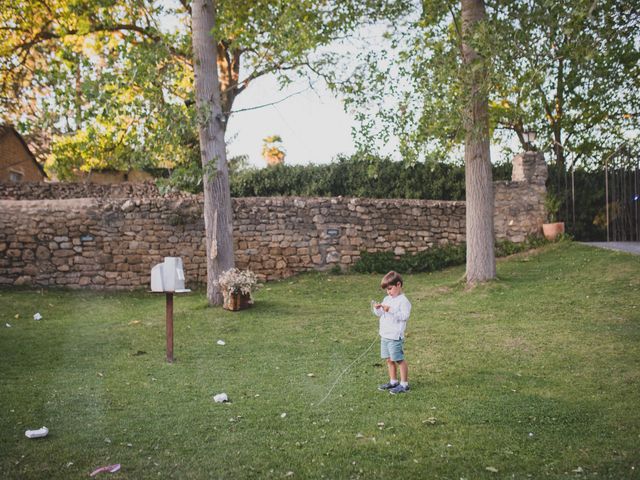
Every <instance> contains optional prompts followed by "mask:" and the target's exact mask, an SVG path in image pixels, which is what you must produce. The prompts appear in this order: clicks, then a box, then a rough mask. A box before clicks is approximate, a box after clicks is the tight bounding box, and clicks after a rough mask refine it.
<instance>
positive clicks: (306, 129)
mask: <svg viewBox="0 0 640 480" xmlns="http://www.w3.org/2000/svg"><path fill="white" fill-rule="evenodd" d="M308 87H309V84H308V82H307V81H300V82H298V83H295V84H293V85H291V86H289V87H288V88H287V89H286V90H285V91H279V90H278V84H277V82H276V81H275V79H274V78H273V77H272V76H269V77H262V78H259V79H257V80H255V81H254V82H252V83H251V84H250V85H249V86H248V87H247V89H246V90H245V91H244V92H242V93H241V94H240V95H239V96H238V97H237V98H236V100H235V102H234V105H233V110H234V111H239V110H242V109H246V108H253V107H256V106H260V105H265V104H270V103H273V102H278V101H279V100H282V99H284V100H283V101H282V102H279V103H276V104H275V105H270V106H266V107H263V108H259V109H255V110H248V111H243V112H238V113H235V114H233V115H232V116H231V119H230V120H229V126H228V128H227V140H231V142H230V143H229V145H228V150H229V153H230V154H231V155H248V156H249V165H251V166H255V167H264V166H266V163H265V160H264V159H263V158H262V156H261V153H260V152H261V150H262V143H263V142H262V140H263V139H264V138H265V137H268V136H271V135H280V137H282V144H283V146H284V150H285V151H286V158H285V163H286V164H288V165H306V164H309V163H314V164H319V163H328V162H330V161H331V160H332V159H333V158H334V157H335V156H336V155H338V154H340V153H344V154H347V155H348V154H351V153H353V152H354V144H353V140H352V137H351V128H352V127H353V126H354V125H355V124H354V121H353V118H352V117H351V116H350V115H348V114H347V113H345V111H344V109H343V107H342V103H341V101H340V100H339V99H337V98H335V96H334V95H333V94H331V93H330V92H328V91H327V90H326V88H324V86H322V85H319V83H317V84H316V85H314V87H313V90H312V89H309V88H308ZM298 92H302V93H298ZM292 94H293V95H292ZM289 95H292V96H291V97H289V98H286V97H287V96H289ZM234 135H237V136H236V137H235V138H233V136H234Z"/></svg>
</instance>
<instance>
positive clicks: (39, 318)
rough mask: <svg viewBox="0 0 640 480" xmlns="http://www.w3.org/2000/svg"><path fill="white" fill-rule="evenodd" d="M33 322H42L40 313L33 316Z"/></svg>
mask: <svg viewBox="0 0 640 480" xmlns="http://www.w3.org/2000/svg"><path fill="white" fill-rule="evenodd" d="M33 319H34V320H42V315H40V312H37V313H36V314H35V315H34V316H33Z"/></svg>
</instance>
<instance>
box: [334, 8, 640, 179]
mask: <svg viewBox="0 0 640 480" xmlns="http://www.w3.org/2000/svg"><path fill="white" fill-rule="evenodd" d="M456 7H457V2H453V1H447V0H437V1H423V2H415V3H414V4H413V8H412V9H408V10H407V15H405V16H404V17H403V18H402V19H399V20H398V21H397V22H396V23H395V28H393V29H392V30H389V31H388V32H387V33H386V35H385V38H386V41H387V46H386V48H380V49H377V50H376V51H369V52H362V53H360V54H359V60H360V61H359V65H360V66H359V68H358V69H357V70H356V71H355V72H354V74H353V75H352V76H351V77H350V81H349V82H347V83H346V84H345V85H344V87H345V93H346V95H347V99H348V101H349V102H350V105H351V107H352V108H355V109H358V115H359V118H360V120H361V121H362V122H363V125H364V128H363V129H362V130H361V134H362V135H361V138H360V144H361V145H362V146H366V145H370V144H372V143H373V142H374V139H375V138H376V137H379V138H382V142H384V141H385V140H386V136H387V135H389V133H388V132H393V133H394V134H396V135H398V136H399V138H400V142H401V151H402V157H403V158H404V159H408V160H410V161H416V160H421V159H424V158H429V155H428V152H434V151H440V152H442V153H443V154H444V153H446V152H451V151H456V149H457V148H459V146H460V145H461V143H462V138H463V133H464V130H463V129H462V112H463V107H464V101H465V100H464V95H463V91H462V88H461V84H460V83H459V82H458V81H457V79H458V78H460V69H461V68H462V64H461V62H460V58H459V57H460V55H459V48H460V45H459V40H458V30H459V29H460V20H459V12H458V9H457V8H456ZM486 8H487V19H486V22H484V24H483V26H482V27H481V28H480V29H479V30H478V32H477V35H476V36H475V39H474V45H476V47H477V48H478V49H479V50H480V51H484V52H490V53H491V55H490V56H487V59H488V61H489V62H490V65H489V66H490V68H489V69H488V70H487V73H488V75H489V77H488V78H487V86H488V93H489V96H490V116H491V117H490V118H491V133H492V139H493V142H496V143H500V142H501V143H502V145H504V146H510V145H512V144H511V143H510V142H511V141H512V140H513V139H514V138H515V139H517V140H518V141H519V143H520V145H524V139H523V138H522V132H523V129H524V128H533V129H535V130H537V131H538V132H539V140H538V141H537V142H536V144H537V145H538V148H540V149H543V150H544V151H545V152H549V153H550V154H549V155H548V160H549V161H552V162H554V163H558V164H559V165H560V166H561V168H560V171H562V169H563V168H565V167H570V166H574V165H580V164H581V165H584V166H588V167H590V168H593V167H595V166H597V164H598V163H599V162H601V161H602V159H603V158H604V157H606V155H608V154H610V153H611V152H612V151H613V150H615V149H616V148H618V146H619V145H620V143H623V142H629V141H630V133H631V132H634V131H637V130H638V128H639V127H640V120H639V116H638V110H639V106H640V88H639V87H640V15H639V7H638V3H637V2H634V1H631V0H602V1H594V0H566V1H565V0H561V1H551V0H542V1H515V0H496V1H492V2H487V4H486ZM489 57H490V58H489ZM391 99H393V101H392V100H391ZM516 148H517V147H516ZM567 158H569V159H570V160H569V162H567ZM568 163H569V165H568Z"/></svg>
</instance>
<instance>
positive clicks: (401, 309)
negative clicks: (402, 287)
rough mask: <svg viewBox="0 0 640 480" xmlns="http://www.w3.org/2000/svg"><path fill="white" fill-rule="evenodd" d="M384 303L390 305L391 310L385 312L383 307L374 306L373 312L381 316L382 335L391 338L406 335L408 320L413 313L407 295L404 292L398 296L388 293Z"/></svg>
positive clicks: (396, 338) (394, 338) (399, 337)
mask: <svg viewBox="0 0 640 480" xmlns="http://www.w3.org/2000/svg"><path fill="white" fill-rule="evenodd" d="M382 304H383V305H387V306H388V307H389V311H388V312H385V311H384V310H383V309H382V308H373V307H372V310H373V313H374V315H376V316H377V317H380V330H379V332H380V336H381V337H382V338H388V339H389V340H399V339H401V338H403V337H404V331H405V329H406V328H407V320H409V315H410V314H411V303H410V302H409V300H408V299H407V297H405V295H404V293H401V294H400V295H398V296H396V297H392V296H391V295H387V296H386V297H384V300H382Z"/></svg>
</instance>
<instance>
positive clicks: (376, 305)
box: [373, 303, 389, 312]
mask: <svg viewBox="0 0 640 480" xmlns="http://www.w3.org/2000/svg"><path fill="white" fill-rule="evenodd" d="M373 307H374V308H376V309H378V308H381V309H382V310H384V311H385V312H388V311H389V305H383V304H381V303H376V304H375V305H374V306H373Z"/></svg>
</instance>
